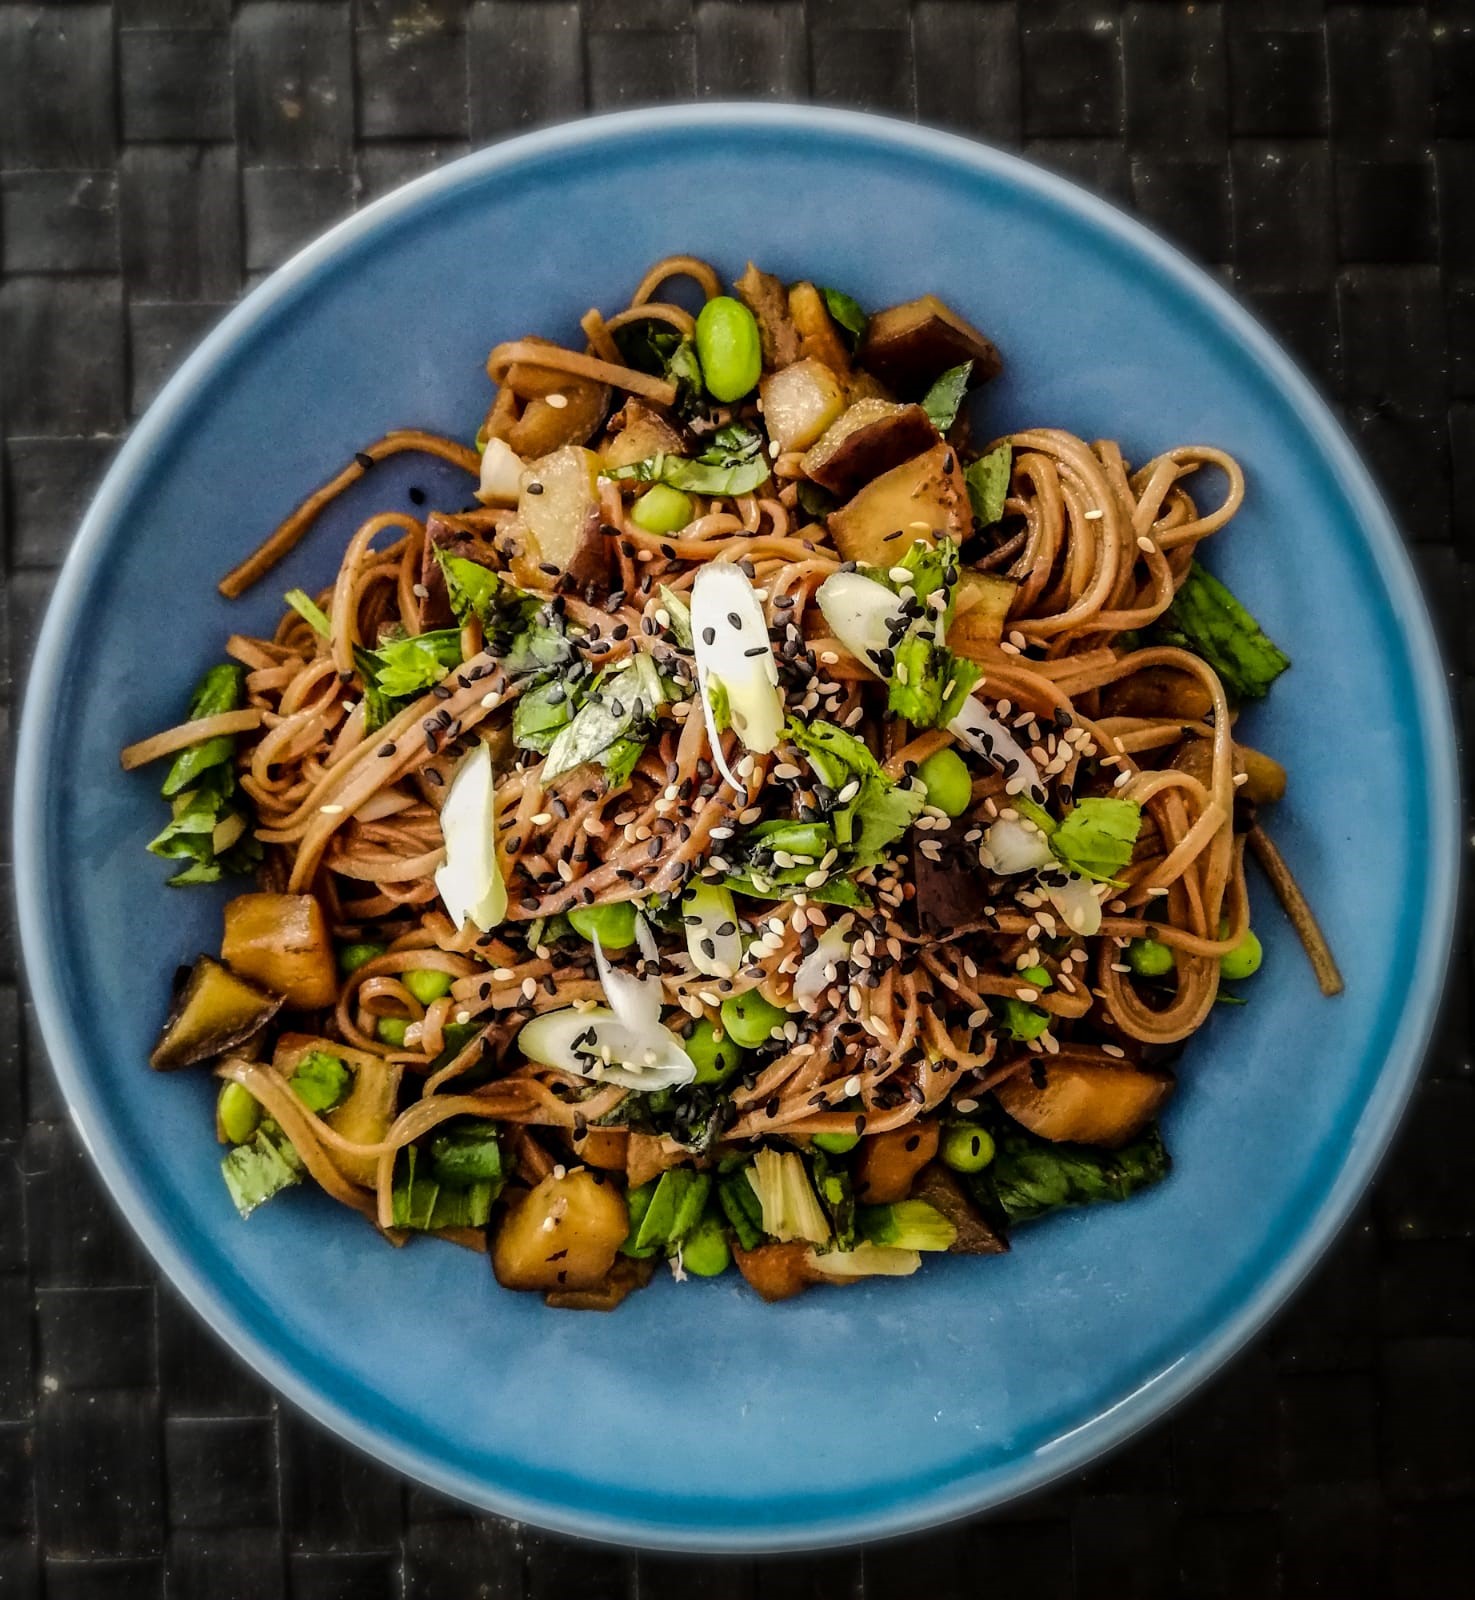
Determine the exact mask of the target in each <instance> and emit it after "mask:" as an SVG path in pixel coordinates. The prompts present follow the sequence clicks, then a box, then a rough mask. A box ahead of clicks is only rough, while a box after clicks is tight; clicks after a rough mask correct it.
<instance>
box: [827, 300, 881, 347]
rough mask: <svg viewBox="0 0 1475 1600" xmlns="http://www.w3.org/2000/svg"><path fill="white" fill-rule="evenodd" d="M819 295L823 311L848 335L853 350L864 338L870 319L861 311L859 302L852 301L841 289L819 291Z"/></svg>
mask: <svg viewBox="0 0 1475 1600" xmlns="http://www.w3.org/2000/svg"><path fill="white" fill-rule="evenodd" d="M820 294H821V295H823V296H824V302H825V310H826V311H828V312H829V314H830V315H831V317H833V318H834V320H835V322H836V323H837V324H838V325H839V326H840V327H841V328H843V329H844V330H845V332H846V333H848V334H849V335H850V340H849V343H850V348H851V349H852V350H854V349H855V348H856V346H857V345H858V344H859V343H860V341H861V340H862V339H864V338H865V335H866V327H867V325H868V324H869V322H870V320H871V319H870V318H869V317H868V316H867V315H866V314H865V312H864V311H862V310H861V308H860V301H859V300H853V299H852V298H851V297H850V296H849V295H848V294H846V293H845V292H844V290H842V289H821V290H820Z"/></svg>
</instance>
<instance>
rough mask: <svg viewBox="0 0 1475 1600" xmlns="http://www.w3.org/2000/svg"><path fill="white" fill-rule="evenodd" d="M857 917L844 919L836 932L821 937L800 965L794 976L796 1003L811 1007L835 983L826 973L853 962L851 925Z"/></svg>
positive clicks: (832, 929)
mask: <svg viewBox="0 0 1475 1600" xmlns="http://www.w3.org/2000/svg"><path fill="white" fill-rule="evenodd" d="M854 920H855V919H854V918H853V917H841V919H840V920H839V921H838V922H837V923H836V924H835V925H834V927H832V928H827V929H826V930H825V931H824V932H823V933H822V934H821V935H820V937H819V942H818V943H817V944H816V945H815V947H814V949H813V950H811V951H810V952H809V954H808V955H807V956H805V958H804V959H803V961H801V962H800V963H799V970H798V972H796V973H795V974H794V999H795V1001H796V1002H797V1003H798V1004H799V1005H801V1006H805V1007H807V1006H810V1005H812V1004H813V1003H814V1002H815V1001H816V1000H818V999H819V997H820V996H821V995H822V994H823V993H824V992H825V990H826V989H828V988H829V986H830V985H831V984H832V983H833V982H834V981H835V979H834V978H833V977H829V978H827V977H826V976H825V973H826V972H827V971H829V970H830V969H831V968H833V967H838V966H839V965H840V963H841V962H844V961H848V960H849V959H850V925H851V923H852V922H854Z"/></svg>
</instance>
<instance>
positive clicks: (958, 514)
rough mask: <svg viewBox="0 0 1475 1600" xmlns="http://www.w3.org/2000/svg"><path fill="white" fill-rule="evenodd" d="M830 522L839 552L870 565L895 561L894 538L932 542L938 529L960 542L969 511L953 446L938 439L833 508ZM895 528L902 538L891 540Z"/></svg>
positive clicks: (969, 523)
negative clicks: (939, 441) (836, 509)
mask: <svg viewBox="0 0 1475 1600" xmlns="http://www.w3.org/2000/svg"><path fill="white" fill-rule="evenodd" d="M829 524H830V534H831V536H832V537H833V539H834V541H835V547H836V549H838V550H839V552H840V554H841V556H842V557H844V559H845V560H847V561H859V562H861V563H862V564H864V565H865V566H870V567H890V566H892V565H894V561H893V559H892V552H893V548H894V545H895V544H900V546H901V548H902V549H905V548H906V547H907V546H908V545H910V544H913V543H915V542H916V541H917V540H918V539H921V540H923V541H924V542H935V538H936V535H937V534H939V533H946V534H949V535H951V537H952V538H954V539H955V540H957V541H958V542H959V543H960V544H961V543H962V541H963V539H964V538H965V537H966V536H967V534H968V531H969V529H970V528H971V527H972V525H973V511H972V508H971V507H970V506H969V504H968V486H967V484H966V483H965V482H964V480H963V469H962V468H961V466H959V464H958V456H957V452H956V451H955V450H953V449H952V448H951V447H949V446H948V445H945V444H938V445H934V446H933V448H932V449H931V450H928V451H927V452H926V453H925V454H923V455H919V456H914V457H913V458H912V459H911V460H910V461H903V462H902V464H901V465H900V466H899V467H893V468H892V469H891V471H890V472H885V473H882V475H881V476H880V477H879V478H877V479H875V481H874V482H872V483H868V484H867V485H866V486H865V488H864V489H862V490H861V491H860V492H859V493H858V494H857V495H856V496H855V497H854V498H853V499H851V500H850V501H848V502H847V503H846V504H845V505H843V506H841V507H840V509H839V510H838V511H832V512H831V513H830V517H829ZM898 530H899V531H900V533H901V535H902V538H901V540H898V541H892V540H890V538H889V536H890V535H892V534H895V533H896V532H898Z"/></svg>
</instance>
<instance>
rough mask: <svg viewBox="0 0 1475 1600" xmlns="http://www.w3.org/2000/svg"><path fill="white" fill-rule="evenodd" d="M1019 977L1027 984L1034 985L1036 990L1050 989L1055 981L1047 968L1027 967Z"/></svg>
mask: <svg viewBox="0 0 1475 1600" xmlns="http://www.w3.org/2000/svg"><path fill="white" fill-rule="evenodd" d="M1019 976H1020V977H1021V978H1023V980H1024V981H1025V982H1026V983H1030V984H1033V985H1034V987H1035V988H1036V989H1048V988H1049V987H1050V985H1051V983H1052V982H1053V981H1054V980H1053V979H1052V978H1051V977H1050V973H1049V970H1048V969H1047V968H1045V967H1025V968H1023V969H1022V971H1021V972H1020V974H1019Z"/></svg>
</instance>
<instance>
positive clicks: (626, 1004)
mask: <svg viewBox="0 0 1475 1600" xmlns="http://www.w3.org/2000/svg"><path fill="white" fill-rule="evenodd" d="M594 965H595V967H596V968H597V969H598V971H599V986H600V988H601V989H603V990H604V997H605V999H606V1000H608V1001H609V1005H610V1010H611V1011H613V1012H614V1014H615V1015H616V1016H617V1017H618V1018H619V1019H620V1021H621V1022H622V1023H624V1025H625V1026H626V1027H627V1028H629V1029H631V1030H632V1031H633V1032H635V1033H644V1032H645V1031H646V1030H647V1029H650V1028H659V1027H660V1025H661V999H662V995H661V980H660V979H659V978H657V977H654V976H651V977H646V978H637V977H636V976H635V974H634V973H633V972H622V971H621V970H620V969H619V968H618V967H616V966H613V965H611V963H610V959H609V957H608V956H607V955H605V953H604V946H603V945H602V944H600V942H599V936H598V934H596V935H595V936H594Z"/></svg>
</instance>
